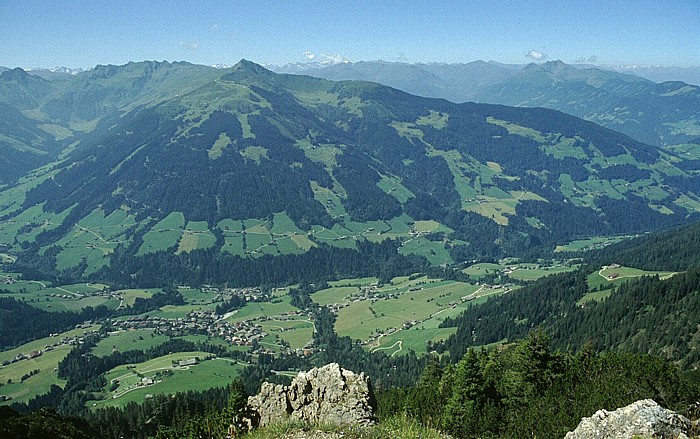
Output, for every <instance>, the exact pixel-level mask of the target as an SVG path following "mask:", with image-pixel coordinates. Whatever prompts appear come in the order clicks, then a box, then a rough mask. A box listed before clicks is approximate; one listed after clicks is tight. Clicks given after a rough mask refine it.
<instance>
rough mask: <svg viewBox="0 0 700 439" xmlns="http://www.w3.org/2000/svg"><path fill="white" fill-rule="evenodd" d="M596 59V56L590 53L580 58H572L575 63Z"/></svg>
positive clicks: (590, 61)
mask: <svg viewBox="0 0 700 439" xmlns="http://www.w3.org/2000/svg"><path fill="white" fill-rule="evenodd" d="M597 61H598V57H597V56H595V55H591V56H589V57H585V56H582V57H580V58H576V59H575V60H574V62H575V63H594V62H597Z"/></svg>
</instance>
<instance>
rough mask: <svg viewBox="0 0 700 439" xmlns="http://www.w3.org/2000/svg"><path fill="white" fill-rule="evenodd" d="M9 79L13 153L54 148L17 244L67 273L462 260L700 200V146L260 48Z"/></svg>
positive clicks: (22, 202)
mask: <svg viewBox="0 0 700 439" xmlns="http://www.w3.org/2000/svg"><path fill="white" fill-rule="evenodd" d="M538 70H539V68H538ZM0 87H2V88H0V90H2V92H0V102H1V103H2V105H3V106H4V110H3V111H2V112H0V118H2V120H4V121H5V122H6V123H7V124H8V126H10V125H11V126H12V127H13V128H14V129H15V130H14V131H12V130H10V131H7V133H8V134H5V136H6V137H7V138H8V139H7V140H5V141H4V142H3V143H2V145H3V147H4V148H5V150H4V151H10V152H13V153H14V152H16V154H17V155H20V156H21V157H23V158H24V159H26V160H27V161H28V162H32V160H33V162H32V163H30V164H28V165H27V166H26V169H27V170H29V169H31V168H32V167H35V166H39V165H44V166H43V167H41V168H38V169H35V170H34V171H32V172H31V173H30V174H28V175H24V176H23V177H20V178H19V179H18V180H15V179H12V178H8V177H5V178H6V180H5V183H6V186H5V187H4V189H3V190H2V192H0V221H2V223H0V245H2V246H4V248H6V249H8V250H10V251H11V252H13V253H15V254H17V255H18V266H24V267H25V269H26V270H38V271H39V272H41V273H44V274H47V275H52V276H56V275H61V274H63V275H70V276H74V277H80V276H85V275H89V276H95V277H96V278H100V277H102V278H104V277H105V276H107V277H108V276H114V275H116V274H115V273H117V272H120V273H122V279H126V278H131V279H135V276H137V273H136V271H138V270H139V268H138V267H142V268H141V270H143V267H146V266H149V261H150V263H151V265H153V264H155V263H154V262H153V261H155V260H157V261H158V263H157V264H155V265H157V267H161V268H162V267H165V266H168V264H170V265H169V266H171V267H175V266H176V265H177V264H180V265H181V266H182V265H184V266H188V267H192V266H201V264H204V263H206V264H210V263H212V264H213V262H216V261H219V262H221V261H222V260H226V261H227V263H231V264H234V265H235V264H240V263H242V262H241V261H245V260H257V261H259V263H264V262H265V261H269V260H271V259H270V258H272V257H280V258H281V260H291V259H290V258H294V257H300V255H301V256H303V255H305V254H318V252H326V254H334V253H333V252H335V251H336V250H337V251H340V250H344V251H352V250H359V251H365V252H366V253H372V252H374V254H377V251H379V250H376V251H375V250H371V249H372V248H374V247H373V246H382V245H385V246H386V245H389V246H395V247H394V250H393V251H394V253H396V251H397V250H398V253H399V255H402V256H403V257H408V256H413V257H418V258H422V259H423V260H425V261H426V262H429V263H431V264H434V265H439V264H450V263H453V262H458V261H462V260H468V259H475V258H483V257H498V256H504V255H521V256H522V255H527V254H537V253H538V252H542V251H548V250H546V249H553V248H554V246H555V245H556V244H558V243H562V242H566V241H569V240H572V239H577V238H583V237H589V236H594V235H605V234H635V233H642V232H646V231H649V230H656V229H660V228H664V227H668V226H670V225H673V224H678V223H682V222H687V221H690V220H692V219H693V218H696V217H697V214H698V211H700V199H699V198H698V195H697V192H698V190H697V188H698V187H700V182H699V180H698V179H699V178H700V176H699V175H698V174H699V173H698V170H699V169H700V167H699V165H698V161H697V160H692V159H689V157H688V156H687V155H682V154H678V153H676V152H674V151H673V150H670V149H669V150H662V149H659V148H657V147H655V146H650V145H648V144H644V143H642V142H639V141H637V140H634V139H632V138H630V137H628V136H626V135H624V134H620V133H618V132H615V131H611V130H609V129H607V128H604V127H602V126H599V125H596V124H594V123H591V122H587V121H584V120H581V119H578V118H576V117H573V116H569V115H566V114H564V113H561V112H557V111H553V110H547V109H543V108H534V109H533V108H513V107H505V106H500V105H487V104H474V103H464V104H454V103H451V102H448V101H446V100H442V99H430V98H421V97H417V96H413V95H410V94H408V93H405V92H401V91H399V90H396V89H393V88H389V87H386V86H383V85H379V84H377V83H371V82H363V81H339V82H334V81H328V80H324V79H318V78H312V77H309V76H299V75H284V74H275V73H273V72H271V71H269V70H267V69H265V68H263V67H261V66H259V65H257V64H254V63H251V62H248V61H241V62H239V63H238V64H237V65H236V66H234V67H232V68H229V69H214V68H211V67H205V66H196V65H192V64H187V63H172V64H171V63H156V62H143V63H129V64H127V65H124V66H98V67H96V68H95V69H93V70H91V71H88V72H84V73H80V74H78V75H75V76H72V77H70V78H67V79H65V80H55V81H47V80H44V79H42V78H39V77H36V76H32V75H29V74H27V73H26V72H24V71H22V70H19V69H14V70H8V71H5V72H3V73H2V74H1V75H0ZM31 142H34V143H31ZM2 157H3V158H4V157H12V156H11V154H8V153H6V152H3V154H2ZM18 163H19V162H18ZM23 169H24V168H23ZM22 172H24V170H21V171H20V172H18V176H20V175H23V174H22ZM379 248H380V247H377V249H379ZM388 248H389V247H386V248H384V247H382V249H383V250H381V251H380V253H382V254H383V255H385V254H386V251H387V249H388ZM334 249H335V250H334ZM542 249H545V250H542ZM314 252H316V253H314ZM153 258H156V259H153ZM222 258H223V259H222ZM285 258H286V259H285ZM383 260H384V261H385V263H395V264H398V265H401V264H405V263H407V262H406V261H403V260H395V261H394V262H390V261H391V260H392V259H391V258H388V259H387V258H385V259H383ZM166 261H169V262H166ZM414 262H415V261H414ZM23 264H24V265H23ZM173 264H174V265H173ZM398 265H397V266H398ZM212 266H213V265H212ZM154 269H155V268H154ZM328 270H331V271H332V269H330V268H329V269H328ZM175 271H177V270H175ZM180 271H181V272H186V271H187V270H185V269H182V270H180ZM124 274H126V275H127V276H126V278H125V277H123V275H124ZM331 274H332V273H330V272H326V273H320V274H319V273H316V274H315V275H319V276H328V275H331ZM202 276H204V278H202V279H199V281H207V280H212V279H211V278H206V276H207V274H206V273H205V274H202ZM212 276H213V275H212ZM217 276H223V275H221V274H218V275H217ZM231 276H233V275H231ZM224 277H225V276H224ZM216 279H217V280H218V281H222V280H225V281H231V282H235V279H222V278H220V277H219V278H216ZM184 280H188V279H183V281H184ZM189 280H191V279H189Z"/></svg>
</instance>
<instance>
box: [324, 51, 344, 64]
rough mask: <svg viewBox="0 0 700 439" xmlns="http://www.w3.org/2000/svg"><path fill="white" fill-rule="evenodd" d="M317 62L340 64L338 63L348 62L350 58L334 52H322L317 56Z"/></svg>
mask: <svg viewBox="0 0 700 439" xmlns="http://www.w3.org/2000/svg"><path fill="white" fill-rule="evenodd" d="M318 62H320V63H322V64H340V63H349V62H350V60H349V59H347V58H345V57H344V56H343V55H341V54H339V53H336V54H335V55H326V54H325V53H322V54H321V55H320V56H319V57H318Z"/></svg>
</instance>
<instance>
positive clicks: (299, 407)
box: [248, 363, 376, 427]
mask: <svg viewBox="0 0 700 439" xmlns="http://www.w3.org/2000/svg"><path fill="white" fill-rule="evenodd" d="M375 408H376V401H375V399H374V394H373V392H372V386H371V383H370V380H369V377H368V376H366V375H365V374H364V373H361V374H359V375H357V374H355V373H354V372H352V371H350V370H347V369H343V368H342V367H340V366H339V365H338V364H337V363H331V364H328V365H326V366H324V367H321V368H314V369H311V370H310V371H308V372H299V374H298V375H297V376H296V378H294V379H293V380H292V383H291V384H290V385H289V386H283V385H280V384H270V383H263V385H262V387H261V389H260V393H258V394H257V395H255V396H251V397H249V398H248V412H249V414H250V417H251V421H252V422H251V423H252V425H253V426H260V427H264V426H266V425H269V424H270V423H272V422H275V421H278V420H281V419H285V418H287V417H289V418H292V419H297V420H300V421H304V422H308V423H309V424H312V425H319V424H333V425H340V426H347V425H363V426H366V425H371V424H374V423H375V422H376V417H375V415H374V411H375Z"/></svg>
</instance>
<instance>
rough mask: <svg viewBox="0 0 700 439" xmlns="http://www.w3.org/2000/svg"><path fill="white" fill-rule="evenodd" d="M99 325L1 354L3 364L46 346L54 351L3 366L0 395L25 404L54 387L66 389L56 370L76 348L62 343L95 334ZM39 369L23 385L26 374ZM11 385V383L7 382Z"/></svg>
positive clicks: (0, 370)
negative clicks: (89, 333)
mask: <svg viewBox="0 0 700 439" xmlns="http://www.w3.org/2000/svg"><path fill="white" fill-rule="evenodd" d="M97 329H99V326H92V327H90V328H85V329H74V330H71V331H67V332H64V333H62V334H59V335H56V336H53V337H45V338H42V339H39V340H35V341H33V342H30V343H26V344H24V345H22V346H19V347H17V348H15V349H10V350H7V351H3V352H0V363H3V362H5V361H11V360H12V359H13V358H15V357H16V356H17V355H22V354H25V355H26V354H29V353H30V352H32V351H39V350H42V351H43V350H44V349H46V346H51V347H52V350H50V351H47V352H44V353H43V354H42V355H41V356H39V357H36V358H32V359H28V360H21V361H18V362H16V363H12V364H10V365H7V366H0V377H1V378H0V383H2V384H3V385H1V386H0V395H3V396H8V397H11V398H12V400H11V401H9V402H6V403H11V402H26V401H28V400H30V399H31V398H34V397H35V396H38V395H41V394H43V393H46V392H48V391H49V389H50V387H51V386H52V385H53V384H56V385H59V386H63V385H64V384H65V381H63V380H60V379H59V378H58V375H57V372H56V371H55V370H54V369H55V368H56V367H57V366H58V363H59V362H60V361H61V360H62V359H63V358H64V357H65V356H66V355H67V354H68V352H70V350H71V349H72V348H73V346H71V345H69V344H60V343H61V340H62V339H64V338H65V339H71V338H74V337H79V336H82V335H84V334H85V333H87V332H90V331H95V330H97ZM37 369H38V370H39V373H37V374H36V375H33V376H31V377H29V378H28V379H26V380H25V381H24V382H21V378H22V376H23V375H25V374H27V373H30V372H31V371H34V370H37ZM10 380H11V383H9V384H8V382H10Z"/></svg>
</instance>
